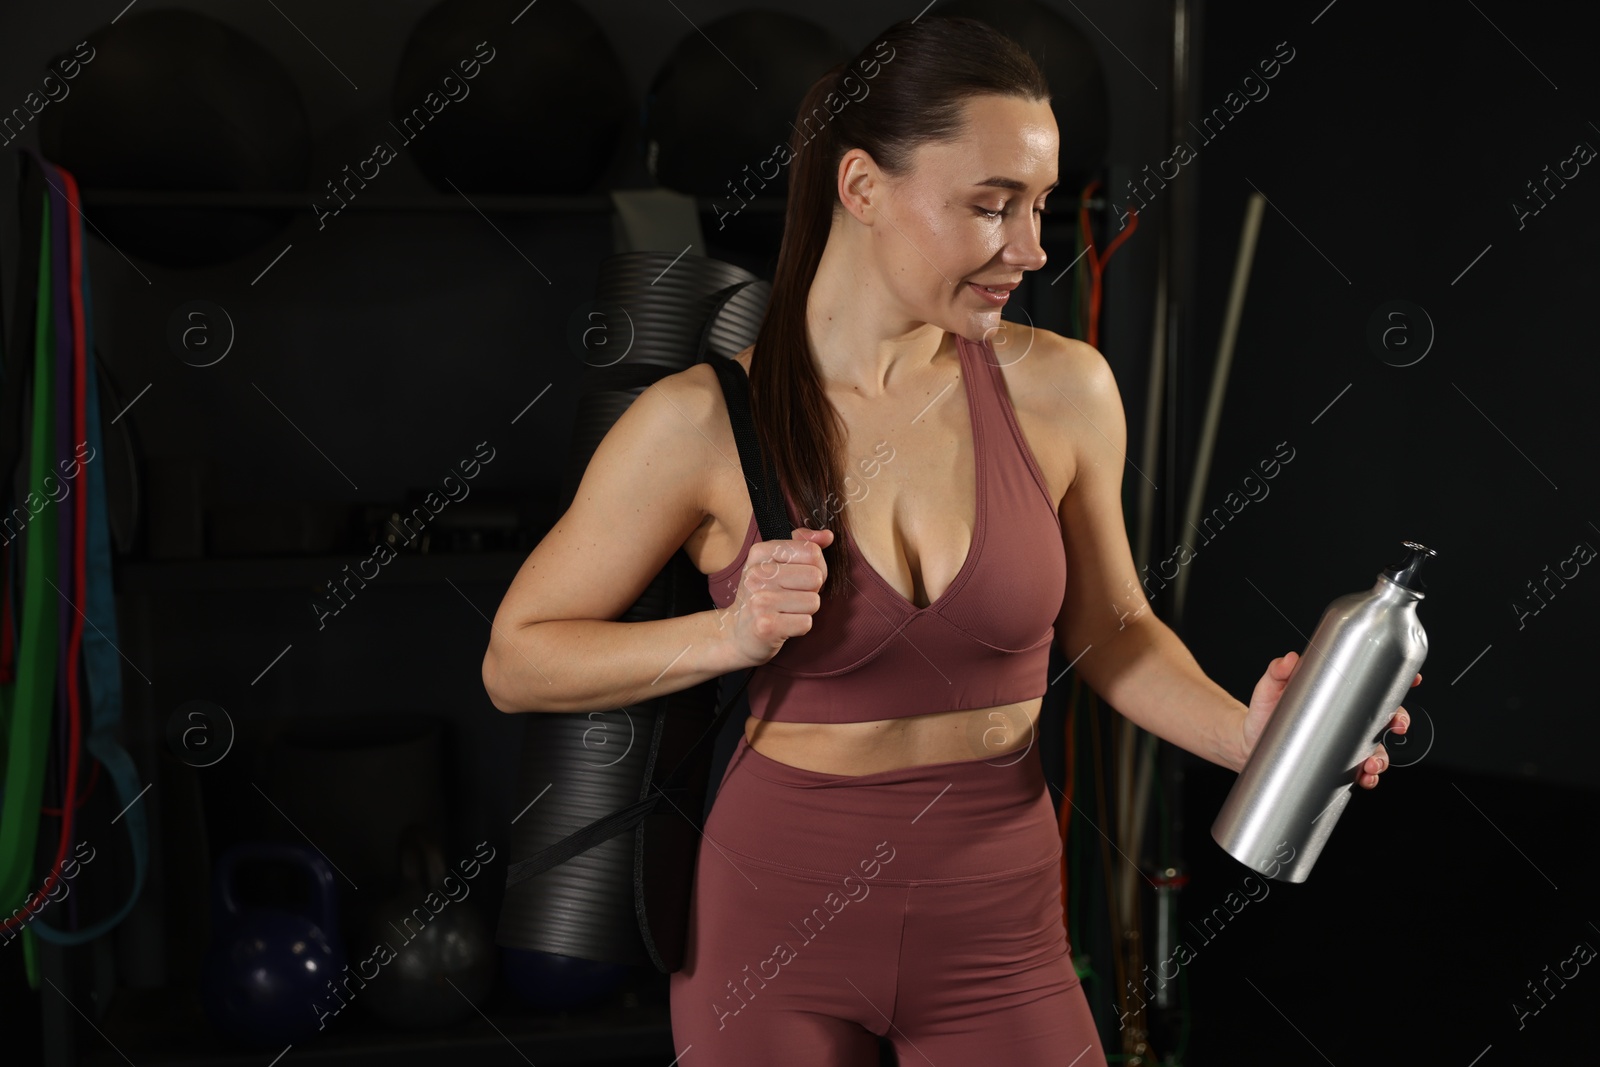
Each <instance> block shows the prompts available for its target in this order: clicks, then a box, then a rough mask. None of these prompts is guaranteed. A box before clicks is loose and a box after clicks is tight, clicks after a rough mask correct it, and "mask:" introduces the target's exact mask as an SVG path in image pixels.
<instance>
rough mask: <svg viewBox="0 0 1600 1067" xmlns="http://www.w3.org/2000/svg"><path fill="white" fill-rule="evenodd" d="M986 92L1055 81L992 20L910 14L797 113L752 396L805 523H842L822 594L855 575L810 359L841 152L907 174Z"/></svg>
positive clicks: (1025, 92)
mask: <svg viewBox="0 0 1600 1067" xmlns="http://www.w3.org/2000/svg"><path fill="white" fill-rule="evenodd" d="M863 89H864V90H865V91H863ZM980 94H996V95H1002V96H1020V97H1023V98H1025V99H1029V100H1048V99H1049V97H1050V90H1049V86H1048V85H1047V84H1046V82H1045V79H1044V75H1043V74H1042V73H1041V72H1040V70H1039V68H1038V66H1037V65H1036V64H1035V63H1034V61H1033V59H1032V58H1031V57H1030V56H1029V55H1028V53H1027V51H1026V50H1025V49H1023V48H1022V47H1021V46H1020V45H1018V44H1017V43H1016V42H1015V41H1013V40H1012V39H1011V38H1009V37H1007V36H1005V35H1004V34H1002V33H1000V32H999V31H998V30H995V29H994V28H993V27H991V26H989V25H988V24H987V23H983V22H979V21H977V20H975V19H970V18H956V17H948V16H933V17H929V18H918V19H905V20H902V21H900V22H897V23H895V24H894V25H893V26H890V27H889V28H888V30H886V31H885V32H884V33H883V34H881V35H880V36H879V37H878V38H877V39H875V40H874V41H873V43H872V44H870V45H868V46H867V47H865V48H863V49H862V50H861V51H860V52H859V53H857V54H856V56H855V57H854V58H853V59H850V60H847V61H845V62H842V63H838V64H836V65H835V66H833V67H831V68H830V69H829V70H828V71H827V72H826V73H825V74H823V75H822V77H820V78H818V79H817V81H816V82H815V83H814V84H813V85H812V86H811V89H810V90H809V91H808V92H807V93H806V96H805V99H804V100H803V101H802V102H801V104H800V110H799V113H798V114H797V115H796V117H795V122H794V134H793V135H792V136H791V138H790V141H789V153H790V156H791V160H792V162H791V164H790V165H791V166H792V167H793V171H792V172H791V174H790V177H789V200H788V205H787V207H786V212H785V216H784V228H783V241H782V243H781V244H780V245H779V248H778V262H777V266H776V268H775V270H774V272H773V279H772V295H771V297H770V298H769V300H768V303H767V308H766V312H765V315H764V317H763V319H762V322H761V329H760V331H759V332H758V333H757V335H756V343H755V351H754V352H753V353H752V355H751V359H750V395H751V406H752V408H753V411H754V416H755V424H756V432H757V434H758V435H759V437H760V440H761V447H762V449H763V450H765V451H766V453H767V455H768V456H770V457H772V462H773V465H774V466H775V467H776V468H777V471H778V478H779V480H780V481H781V482H782V484H783V485H785V486H787V487H788V488H789V491H790V492H791V493H793V494H794V497H795V501H796V503H798V504H799V506H800V511H801V516H802V518H801V521H802V524H803V525H804V526H806V527H809V528H812V529H832V530H833V531H834V541H833V545H832V546H830V547H829V549H828V550H827V553H826V557H827V562H828V579H827V582H826V583H825V584H824V586H823V589H822V594H823V595H824V596H829V595H831V594H833V593H835V592H837V591H838V589H839V585H840V583H841V582H844V581H848V579H849V569H850V563H849V559H848V554H847V553H845V552H843V551H842V550H841V549H842V547H843V543H844V532H845V530H846V528H847V527H846V519H845V516H844V510H843V508H844V503H843V502H844V501H845V500H846V495H845V493H844V491H843V489H844V479H843V477H842V472H841V469H840V468H841V464H840V452H841V451H842V445H843V439H844V432H845V427H844V425H843V422H842V420H840V418H839V413H838V411H837V410H836V409H835V408H834V407H833V404H832V403H831V402H830V401H829V400H828V398H827V396H826V395H825V394H824V393H823V389H822V379H821V377H820V376H819V375H818V373H817V367H816V364H815V362H814V361H813V359H812V352H811V343H810V338H809V337H808V336H807V331H806V300H807V297H808V295H809V293H810V290H811V283H812V281H813V280H814V279H815V278H816V274H817V265H818V263H820V262H821V260H822V250H823V248H824V246H825V245H826V244H827V241H828V231H829V228H830V227H831V225H832V221H833V212H834V210H835V209H840V210H842V208H841V206H840V203H839V196H838V185H837V182H838V173H839V161H840V159H841V158H842V157H843V156H844V153H845V152H847V151H849V150H850V149H852V148H861V149H863V150H865V151H866V152H867V153H869V154H870V155H871V156H872V158H873V160H874V161H875V162H876V163H877V164H878V166H880V167H882V168H883V169H884V170H885V171H886V172H888V173H890V174H894V175H899V174H903V173H904V172H905V170H906V169H907V167H909V165H910V162H911V154H912V151H913V150H914V149H915V148H916V147H917V146H918V145H920V144H923V143H925V142H930V141H932V142H937V141H949V140H953V139H955V138H956V137H959V136H960V135H961V133H962V132H963V112H962V109H963V107H964V106H965V104H966V102H967V100H968V98H970V97H972V96H976V95H980Z"/></svg>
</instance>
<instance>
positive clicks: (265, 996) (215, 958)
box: [200, 841, 345, 1048]
mask: <svg viewBox="0 0 1600 1067" xmlns="http://www.w3.org/2000/svg"><path fill="white" fill-rule="evenodd" d="M252 861H277V862H281V863H285V864H289V865H292V866H295V867H298V868H301V869H303V870H304V871H305V873H307V874H309V875H310V882H311V907H310V909H309V910H310V914H309V915H307V914H301V913H299V912H296V911H290V910H287V909H284V908H277V907H244V906H242V905H241V903H240V901H239V899H238V897H237V895H236V894H235V892H234V885H235V882H234V879H235V875H236V873H237V871H238V868H239V866H240V865H241V864H244V863H248V862H252ZM333 878H334V875H333V868H332V867H331V866H329V864H328V861H327V860H325V859H323V858H322V856H321V855H320V854H319V853H317V852H314V851H312V850H311V849H308V848H305V847H304V846H301V845H296V844H287V843H278V842H266V841H262V842H244V843H241V844H238V845H234V846H233V847H232V848H230V849H228V850H227V851H226V852H224V853H223V855H222V858H221V859H220V860H219V861H218V862H217V868H216V874H215V877H214V879H213V881H212V892H211V906H212V939H211V947H210V948H209V949H208V950H207V952H206V956H205V961H204V963H203V964H202V966H201V980H200V994H201V999H202V1001H203V1002H204V1005H205V1011H206V1015H207V1017H208V1018H209V1019H210V1020H211V1022H212V1025H214V1026H215V1027H216V1028H217V1029H218V1030H220V1031H222V1032H223V1033H224V1034H226V1035H228V1036H229V1037H232V1038H234V1039H235V1040H237V1041H240V1042H242V1043H245V1044H248V1045H252V1046H255V1047H258V1048H270V1047H279V1046H282V1045H284V1044H288V1043H291V1042H296V1041H302V1040H305V1039H306V1038H309V1037H310V1036H311V1035H313V1034H315V1033H316V1032H317V1031H319V1030H321V1029H322V1028H323V1026H324V1025H325V1023H324V1021H323V1019H322V1015H323V1014H325V1010H324V1009H326V1007H327V1003H326V1002H328V1001H332V1002H333V1003H334V1005H335V1006H337V1004H338V1003H339V1002H338V1001H337V1000H334V999H333V998H334V993H333V992H332V991H331V990H330V987H329V983H330V982H332V983H334V985H333V988H334V989H338V988H339V985H338V983H339V980H340V979H341V978H342V977H343V973H342V972H343V970H344V966H345V951H344V945H343V943H342V942H341V941H340V939H339V932H338V910H337V908H338V898H337V895H336V893H335V889H334V884H333Z"/></svg>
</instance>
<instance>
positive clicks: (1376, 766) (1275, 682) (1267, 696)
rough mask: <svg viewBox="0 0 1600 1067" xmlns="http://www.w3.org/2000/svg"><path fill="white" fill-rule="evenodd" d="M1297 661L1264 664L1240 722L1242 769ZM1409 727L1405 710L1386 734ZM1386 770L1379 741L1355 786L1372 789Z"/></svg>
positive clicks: (1282, 658) (1296, 658) (1291, 656)
mask: <svg viewBox="0 0 1600 1067" xmlns="http://www.w3.org/2000/svg"><path fill="white" fill-rule="evenodd" d="M1299 660H1300V656H1299V653H1297V652H1290V653H1288V654H1287V655H1283V656H1280V657H1278V658H1277V659H1275V660H1273V661H1272V662H1271V663H1269V664H1267V673H1266V674H1263V675H1262V676H1261V680H1260V681H1259V682H1257V683H1256V688H1255V692H1253V693H1251V694H1250V706H1249V708H1248V710H1247V711H1246V713H1245V716H1244V719H1243V720H1242V721H1241V724H1240V730H1241V732H1242V734H1243V746H1244V756H1243V759H1242V760H1241V761H1240V764H1239V766H1240V767H1241V768H1242V767H1243V766H1244V762H1243V761H1244V760H1248V759H1249V758H1250V753H1252V752H1254V751H1255V747H1256V742H1257V741H1259V740H1261V732H1262V731H1263V730H1265V729H1266V728H1267V718H1268V717H1269V716H1271V714H1272V710H1273V709H1274V708H1276V707H1277V706H1278V698H1279V697H1281V696H1283V690H1284V688H1285V687H1286V686H1287V685H1288V684H1289V676H1290V675H1291V674H1293V673H1294V667H1295V664H1296V663H1298V662H1299ZM1421 682H1422V675H1420V674H1418V675H1417V677H1416V678H1415V679H1414V680H1413V681H1412V683H1411V684H1412V685H1413V686H1416V685H1419V684H1421ZM1410 725H1411V715H1410V714H1409V713H1408V712H1407V711H1406V709H1405V708H1404V707H1402V708H1400V710H1398V711H1396V712H1395V713H1394V717H1393V718H1392V719H1390V720H1389V726H1388V729H1386V730H1385V731H1384V732H1385V733H1396V734H1403V733H1405V732H1406V728H1407V727H1408V726H1410ZM1388 767H1389V750H1388V749H1386V748H1384V747H1383V745H1382V743H1381V742H1380V743H1379V744H1378V746H1377V747H1376V748H1374V749H1373V751H1372V755H1370V756H1368V757H1367V760H1366V762H1365V763H1363V764H1362V765H1361V770H1360V772H1359V774H1358V775H1357V777H1356V784H1357V785H1359V786H1361V788H1363V789H1371V788H1373V787H1374V786H1376V785H1377V784H1378V775H1380V774H1382V773H1383V772H1384V771H1385V770H1387V769H1388Z"/></svg>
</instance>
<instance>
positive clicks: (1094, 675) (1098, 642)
mask: <svg viewBox="0 0 1600 1067" xmlns="http://www.w3.org/2000/svg"><path fill="white" fill-rule="evenodd" d="M1044 347H1046V349H1047V351H1046V353H1045V360H1044V361H1043V365H1042V367H1041V370H1042V372H1043V373H1044V374H1045V376H1046V377H1047V379H1048V385H1047V388H1046V389H1045V390H1044V391H1043V392H1044V393H1046V394H1048V395H1049V396H1051V397H1053V398H1054V399H1053V400H1051V401H1050V403H1051V405H1052V406H1055V407H1056V411H1055V418H1054V419H1053V420H1052V423H1051V424H1052V425H1053V426H1057V427H1060V428H1061V432H1063V433H1065V434H1067V435H1068V438H1069V445H1068V447H1069V448H1070V451H1071V455H1072V456H1073V458H1074V461H1075V473H1074V478H1073V482H1072V485H1071V486H1070V487H1069V488H1068V489H1067V493H1066V496H1065V497H1064V498H1063V499H1062V502H1061V508H1060V515H1061V532H1062V541H1063V550H1064V551H1065V553H1066V559H1067V590H1066V599H1065V601H1064V602H1063V604H1062V607H1061V614H1060V616H1059V617H1058V618H1057V619H1056V641H1057V643H1058V645H1059V646H1060V648H1061V651H1062V652H1063V654H1065V656H1066V657H1067V659H1068V660H1069V661H1071V660H1075V661H1076V669H1077V671H1078V673H1079V674H1080V675H1082V677H1083V680H1084V681H1085V682H1086V683H1087V684H1088V685H1089V687H1090V688H1092V689H1093V690H1094V691H1095V692H1096V693H1098V694H1099V695H1100V698H1101V699H1102V700H1104V701H1105V702H1106V703H1108V704H1110V705H1111V706H1112V707H1114V708H1116V709H1117V710H1118V711H1120V712H1121V713H1122V714H1123V715H1126V716H1127V717H1128V718H1129V719H1131V720H1133V721H1134V722H1135V723H1138V724H1139V725H1140V726H1141V727H1143V728H1144V729H1146V730H1148V731H1150V732H1151V733H1153V734H1155V735H1156V736H1157V737H1160V738H1162V739H1163V740H1165V741H1170V742H1171V743H1173V744H1175V745H1177V746H1178V747H1180V748H1183V749H1187V750H1188V751H1190V752H1193V753H1194V754H1195V755H1197V756H1200V757H1201V758H1203V759H1207V760H1210V761H1211V762H1212V763H1216V764H1219V765H1221V766H1223V767H1227V768H1229V769H1231V770H1235V771H1237V770H1240V769H1242V768H1243V767H1244V762H1245V752H1246V748H1245V739H1244V733H1243V725H1244V718H1245V712H1246V710H1247V709H1246V707H1245V705H1244V704H1241V703H1240V702H1239V701H1238V700H1235V699H1234V698H1233V697H1232V696H1230V695H1229V694H1228V692H1227V691H1226V690H1224V689H1223V688H1222V687H1221V686H1219V685H1218V684H1217V683H1216V682H1214V681H1212V680H1211V679H1210V678H1208V677H1207V676H1206V674H1205V672H1204V671H1202V670H1201V669H1200V665H1199V664H1198V663H1196V662H1195V658H1194V656H1193V654H1191V653H1190V651H1189V649H1188V648H1187V647H1185V646H1184V644H1183V642H1182V641H1181V640H1179V639H1178V635H1177V634H1175V633H1173V632H1172V629H1171V627H1169V626H1168V625H1167V624H1166V623H1164V622H1162V621H1161V620H1160V619H1158V618H1157V617H1156V615H1155V612H1154V610H1153V609H1152V608H1151V607H1150V603H1149V601H1147V600H1146V599H1145V596H1144V589H1143V587H1141V586H1140V584H1139V580H1138V572H1137V569H1136V568H1135V566H1134V562H1133V552H1132V549H1131V548H1130V547H1129V545H1128V533H1127V527H1126V525H1125V523H1124V520H1123V514H1122V471H1123V467H1124V466H1125V465H1126V463H1127V456H1126V454H1125V453H1126V449H1127V423H1126V419H1125V417H1124V415H1123V408H1122V397H1121V395H1120V393H1119V392H1118V390H1117V382H1116V378H1115V376H1114V375H1113V374H1112V372H1111V367H1110V365H1109V364H1108V363H1107V362H1106V360H1105V357H1104V356H1102V355H1101V354H1100V353H1099V352H1098V351H1096V350H1095V349H1094V348H1093V347H1091V346H1090V345H1087V344H1084V343H1083V342H1081V341H1075V340H1072V339H1070V338H1060V339H1059V340H1058V342H1057V343H1054V344H1052V345H1049V346H1044Z"/></svg>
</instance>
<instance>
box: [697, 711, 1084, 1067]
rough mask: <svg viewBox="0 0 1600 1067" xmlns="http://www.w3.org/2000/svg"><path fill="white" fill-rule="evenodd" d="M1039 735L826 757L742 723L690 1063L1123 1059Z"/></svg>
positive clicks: (769, 1066)
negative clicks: (903, 756)
mask: <svg viewBox="0 0 1600 1067" xmlns="http://www.w3.org/2000/svg"><path fill="white" fill-rule="evenodd" d="M1060 857H1061V840H1060V838H1059V837H1057V836H1056V818H1055V809H1054V807H1053V805H1052V804H1051V800H1050V794H1049V791H1048V789H1047V787H1046V784H1045V780H1044V774H1043V772H1042V770H1041V769H1040V766H1039V753H1038V751H1037V750H1036V749H1033V748H1030V749H1028V750H1027V751H1026V752H1023V753H1008V754H1006V755H1004V756H999V757H991V758H987V759H985V758H978V759H971V760H957V761H953V762H948V763H935V764H925V765H923V766H920V767H907V768H903V769H898V770H891V771H880V772H878V773H875V774H867V775H840V774H824V773H821V772H818V771H809V770H803V769H801V768H799V767H793V766H790V765H789V764H786V763H780V762H778V761H777V760H774V759H772V758H771V757H768V756H763V755H762V754H761V753H759V752H757V751H756V750H755V749H753V748H751V747H750V746H749V745H748V744H747V743H745V741H744V740H743V739H742V738H741V739H740V741H739V745H738V748H737V749H736V750H735V751H734V754H733V758H732V759H731V760H730V762H729V764H728V769H727V771H726V773H724V775H723V777H722V782H721V785H720V786H719V788H718V792H717V796H716V800H715V802H714V803H713V805H712V808H711V813H710V815H709V817H708V818H707V820H706V827H705V835H704V837H703V838H702V840H701V843H700V849H699V857H698V860H697V866H696V869H695V879H694V891H693V895H692V898H691V903H690V908H689V932H688V946H687V949H686V952H685V957H684V966H683V968H682V969H681V970H679V971H677V972H675V973H674V974H673V975H672V976H671V979H670V981H671V1002H672V1037H673V1043H674V1046H675V1050H676V1052H677V1053H678V1054H679V1059H678V1060H677V1062H678V1063H679V1064H680V1065H681V1067H750V1065H760V1067H876V1065H877V1063H878V1051H877V1050H878V1041H877V1035H885V1034H886V1035H888V1037H889V1039H890V1040H891V1041H892V1042H893V1043H894V1046H895V1049H896V1050H897V1053H898V1058H899V1063H900V1064H901V1065H902V1067H913V1065H915V1067H924V1065H927V1067H977V1065H990V1064H1001V1065H1003V1067H1105V1062H1106V1060H1105V1053H1104V1051H1103V1050H1102V1049H1101V1046H1100V1039H1099V1036H1098V1034H1097V1033H1096V1031H1095V1025H1094V1018H1093V1016H1092V1015H1091V1014H1090V1011H1089V1005H1088V1003H1087V1001H1085V999H1084V995H1083V989H1082V987H1081V986H1080V985H1079V981H1078V977H1077V973H1076V972H1075V971H1074V970H1073V966H1072V960H1071V956H1070V954H1069V946H1068V944H1067V939H1066V928H1065V926H1064V925H1063V923H1062V914H1061V882H1060Z"/></svg>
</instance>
